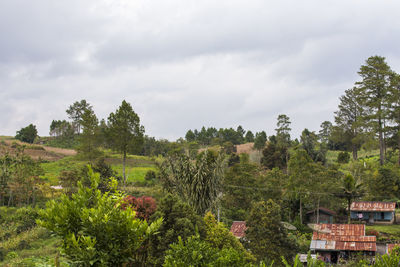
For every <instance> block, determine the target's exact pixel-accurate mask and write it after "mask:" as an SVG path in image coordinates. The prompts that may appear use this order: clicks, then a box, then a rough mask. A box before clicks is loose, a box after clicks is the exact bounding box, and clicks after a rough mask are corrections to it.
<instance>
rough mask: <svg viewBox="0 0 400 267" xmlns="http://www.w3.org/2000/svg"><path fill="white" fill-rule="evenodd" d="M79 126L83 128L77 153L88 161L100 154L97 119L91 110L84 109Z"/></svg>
mask: <svg viewBox="0 0 400 267" xmlns="http://www.w3.org/2000/svg"><path fill="white" fill-rule="evenodd" d="M81 126H82V128H83V131H82V134H81V135H80V138H79V140H80V144H79V147H78V153H79V154H81V155H82V156H83V157H84V158H87V159H89V160H90V161H92V160H94V159H95V158H97V157H99V156H100V155H101V152H100V150H99V146H100V144H101V136H100V128H99V121H98V119H97V117H96V114H94V112H93V110H91V109H86V110H85V111H84V113H83V115H82V117H81Z"/></svg>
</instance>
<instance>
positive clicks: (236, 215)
mask: <svg viewBox="0 0 400 267" xmlns="http://www.w3.org/2000/svg"><path fill="white" fill-rule="evenodd" d="M260 172H261V170H260V168H259V167H258V165H257V164H254V163H251V162H250V161H249V156H248V155H246V154H242V155H241V156H240V162H239V163H236V164H234V165H233V166H232V167H230V168H229V169H227V171H226V172H225V177H224V181H223V185H222V186H223V195H222V198H221V205H222V208H223V212H224V214H225V216H226V217H228V218H231V219H233V220H242V221H244V220H246V217H247V213H248V211H249V210H250V208H251V202H252V201H258V200H261V194H262V192H260V191H255V192H253V191H249V189H250V188H258V187H259V186H260V183H259V182H260V181H259V180H260ZM244 187H248V188H249V189H246V188H244ZM250 192H251V193H250Z"/></svg>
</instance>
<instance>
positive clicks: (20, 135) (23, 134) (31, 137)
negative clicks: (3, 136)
mask: <svg viewBox="0 0 400 267" xmlns="http://www.w3.org/2000/svg"><path fill="white" fill-rule="evenodd" d="M37 133H38V132H37V130H36V126H35V125H33V124H29V125H28V126H26V127H25V128H21V130H19V131H17V134H16V135H15V139H18V140H20V141H22V142H27V143H30V144H32V143H33V141H35V138H36V137H37V136H38V135H37Z"/></svg>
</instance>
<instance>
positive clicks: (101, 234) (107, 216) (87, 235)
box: [38, 170, 162, 266]
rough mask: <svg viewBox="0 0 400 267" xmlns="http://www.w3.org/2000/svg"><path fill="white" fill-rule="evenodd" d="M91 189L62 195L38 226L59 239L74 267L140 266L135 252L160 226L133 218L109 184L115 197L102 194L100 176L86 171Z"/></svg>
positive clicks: (138, 256)
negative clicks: (81, 266) (128, 264)
mask: <svg viewBox="0 0 400 267" xmlns="http://www.w3.org/2000/svg"><path fill="white" fill-rule="evenodd" d="M89 172H90V174H89V176H90V179H91V187H85V186H83V185H82V183H79V184H78V187H79V189H78V192H77V193H76V194H73V195H72V197H71V198H69V197H68V196H66V195H63V196H62V197H61V199H60V200H58V201H57V200H51V201H49V202H48V203H47V204H46V207H47V208H46V209H45V210H41V211H40V212H39V214H40V220H38V224H39V225H41V226H43V227H45V228H47V229H49V230H50V231H52V232H54V233H55V234H56V235H58V236H59V237H61V238H62V240H63V242H62V249H63V252H64V253H65V255H66V256H67V258H68V259H69V260H70V261H71V262H72V263H73V264H79V265H83V266H122V265H123V264H126V263H132V264H136V266H137V265H138V264H140V263H141V262H138V259H140V255H138V253H137V252H138V251H139V249H140V248H141V246H142V245H143V244H144V242H145V241H146V240H148V239H149V238H150V237H151V236H153V235H154V234H155V233H156V231H157V229H158V228H159V227H160V225H161V223H162V219H159V220H157V221H155V222H153V223H152V224H150V225H149V224H148V223H147V222H146V221H142V220H139V219H137V218H135V216H136V213H135V211H134V210H132V209H125V210H124V209H122V208H121V205H122V201H123V198H124V197H125V196H124V195H123V194H122V193H121V192H119V191H117V182H116V181H115V180H114V181H113V182H112V184H113V185H112V187H113V189H114V191H115V193H114V194H110V193H108V192H107V193H104V194H103V193H101V191H100V190H99V189H97V188H98V182H99V178H100V175H99V174H95V173H93V171H91V170H89Z"/></svg>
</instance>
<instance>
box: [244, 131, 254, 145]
mask: <svg viewBox="0 0 400 267" xmlns="http://www.w3.org/2000/svg"><path fill="white" fill-rule="evenodd" d="M245 141H246V142H247V143H250V142H254V134H253V132H252V131H250V130H249V131H247V133H246V136H245Z"/></svg>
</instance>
